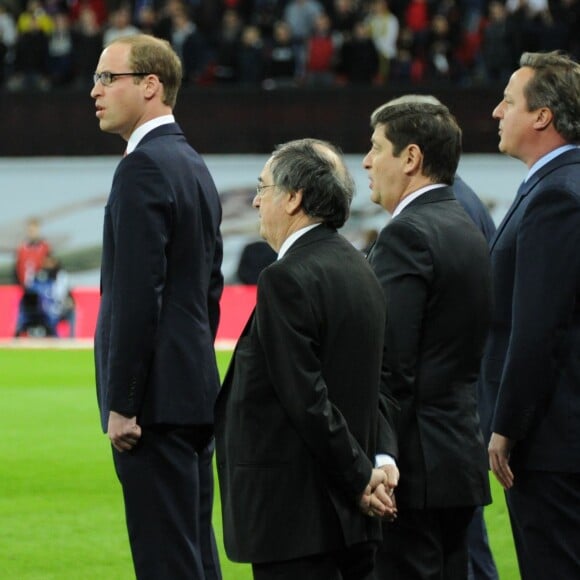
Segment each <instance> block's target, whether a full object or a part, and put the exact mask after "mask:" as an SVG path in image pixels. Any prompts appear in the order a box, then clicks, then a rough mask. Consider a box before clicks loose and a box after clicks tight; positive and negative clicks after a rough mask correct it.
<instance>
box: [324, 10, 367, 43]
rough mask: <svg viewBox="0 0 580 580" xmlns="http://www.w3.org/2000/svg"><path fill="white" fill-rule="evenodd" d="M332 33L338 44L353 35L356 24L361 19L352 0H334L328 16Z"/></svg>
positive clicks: (359, 12)
mask: <svg viewBox="0 0 580 580" xmlns="http://www.w3.org/2000/svg"><path fill="white" fill-rule="evenodd" d="M330 19H331V20H332V32H333V34H334V36H335V37H338V38H339V41H338V42H339V44H342V42H344V41H345V40H348V39H349V38H350V37H351V36H352V34H353V33H354V28H355V26H356V23H357V22H358V21H359V20H360V19H361V11H360V10H359V9H358V7H357V4H356V3H355V1H354V0H334V7H333V10H332V13H331V14H330Z"/></svg>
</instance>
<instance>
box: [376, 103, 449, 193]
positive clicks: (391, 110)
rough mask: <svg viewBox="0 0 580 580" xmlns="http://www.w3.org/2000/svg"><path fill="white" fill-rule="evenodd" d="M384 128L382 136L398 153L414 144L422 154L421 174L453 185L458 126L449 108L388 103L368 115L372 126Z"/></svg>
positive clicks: (439, 105) (426, 104) (432, 105)
mask: <svg viewBox="0 0 580 580" xmlns="http://www.w3.org/2000/svg"><path fill="white" fill-rule="evenodd" d="M379 125H380V126H382V127H384V131H385V137H386V138H387V139H388V140H389V141H390V142H391V143H392V144H393V154H394V155H395V156H399V155H400V153H401V151H403V149H404V148H405V147H407V146H408V145H411V144H415V145H417V146H418V147H419V149H420V150H421V152H422V154H423V175H425V176H426V177H429V178H430V179H431V180H432V181H433V182H436V183H446V184H452V183H453V180H454V178H455V172H456V171H457V165H458V164H459V156H460V155H461V129H460V128H459V125H458V124H457V121H456V120H455V117H454V116H453V115H452V114H451V113H450V112H449V109H448V108H447V107H445V106H444V105H441V104H433V103H432V102H419V101H416V100H409V101H408V102H400V101H399V102H398V103H397V102H395V103H394V104H392V103H391V102H388V103H386V104H384V105H382V106H381V107H379V108H378V109H376V110H375V111H374V112H373V114H372V115H371V126H372V127H373V129H376V128H377V126H379Z"/></svg>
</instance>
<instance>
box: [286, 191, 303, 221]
mask: <svg viewBox="0 0 580 580" xmlns="http://www.w3.org/2000/svg"><path fill="white" fill-rule="evenodd" d="M286 195H287V196H288V197H287V199H286V201H285V209H286V213H287V214H288V215H295V214H297V213H298V212H299V211H300V210H301V209H302V190H301V189H299V190H297V191H289V192H288V193H287V194H286Z"/></svg>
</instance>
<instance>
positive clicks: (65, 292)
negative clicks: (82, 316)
mask: <svg viewBox="0 0 580 580" xmlns="http://www.w3.org/2000/svg"><path fill="white" fill-rule="evenodd" d="M63 321H66V322H67V324H68V328H69V338H74V336H75V305H74V300H73V297H72V294H71V291H70V287H69V282H68V275H67V273H66V272H65V271H64V270H63V268H62V265H61V263H60V260H58V259H57V258H55V257H54V256H52V255H51V254H48V255H47V256H45V258H44V260H43V262H42V266H41V268H40V269H39V270H38V272H37V273H36V274H35V276H34V278H33V280H32V282H31V283H30V284H29V285H28V286H27V287H26V289H25V293H24V295H23V297H22V299H21V301H20V304H19V308H18V320H17V323H16V332H15V336H22V335H24V334H26V335H29V334H30V333H31V332H33V333H42V332H44V333H45V336H55V337H56V336H58V325H59V323H60V322H63ZM37 335H38V334H37Z"/></svg>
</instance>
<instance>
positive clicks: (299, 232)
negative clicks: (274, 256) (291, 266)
mask: <svg viewBox="0 0 580 580" xmlns="http://www.w3.org/2000/svg"><path fill="white" fill-rule="evenodd" d="M319 225H320V223H317V224H310V225H309V226H306V227H305V228H301V229H299V230H296V231H295V232H294V233H292V234H290V235H289V236H288V237H287V238H286V239H285V240H284V243H283V244H282V246H280V251H279V252H278V260H280V259H282V257H283V256H284V254H285V253H286V252H287V251H288V250H289V249H290V248H291V246H292V245H293V244H294V242H296V240H297V239H298V238H300V237H302V236H303V235H304V234H305V233H306V232H309V231H310V230H312V229H314V228H315V227H316V226H319Z"/></svg>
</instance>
